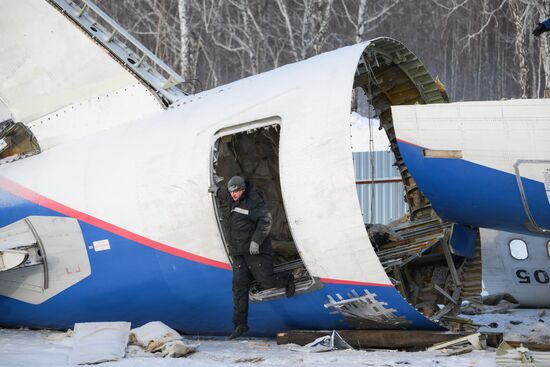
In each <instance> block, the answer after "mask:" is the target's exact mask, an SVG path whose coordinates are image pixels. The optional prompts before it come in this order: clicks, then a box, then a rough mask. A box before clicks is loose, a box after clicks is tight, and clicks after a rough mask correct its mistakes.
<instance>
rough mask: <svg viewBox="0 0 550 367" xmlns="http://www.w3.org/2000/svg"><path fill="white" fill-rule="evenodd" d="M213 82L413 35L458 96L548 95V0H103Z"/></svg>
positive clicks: (420, 52) (200, 85) (166, 56)
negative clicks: (540, 30) (540, 29)
mask: <svg viewBox="0 0 550 367" xmlns="http://www.w3.org/2000/svg"><path fill="white" fill-rule="evenodd" d="M96 2H97V3H98V4H99V5H100V6H101V7H102V8H103V9H104V10H105V11H106V12H107V13H108V14H109V15H111V16H112V17H113V18H114V19H115V20H116V21H118V22H119V23H121V24H122V25H123V26H124V27H125V28H126V29H128V30H129V31H130V32H131V33H132V34H133V35H134V36H135V37H136V38H138V39H139V40H140V41H141V42H142V43H143V44H145V45H146V46H147V47H148V48H149V49H151V50H152V51H153V52H155V53H156V54H157V55H158V56H159V57H160V58H161V59H163V60H164V61H165V62H167V63H168V64H169V65H171V66H172V67H173V68H174V69H175V70H177V71H178V72H179V73H181V74H182V75H183V76H184V78H185V79H186V80H188V81H189V83H188V84H186V85H185V86H184V89H185V90H186V91H187V92H191V93H192V92H196V91H199V90H205V89H210V88H212V87H215V86H219V85H223V84H226V83H229V82H231V81H234V80H237V79H241V78H243V77H246V76H249V75H254V74H257V73H260V72H264V71H267V70H270V69H273V68H276V67H279V66H282V65H284V64H287V63H291V62H295V61H299V60H303V59H305V58H308V57H311V56H314V55H316V54H319V53H322V52H325V51H329V50H333V49H336V48H339V47H342V46H346V45H350V44H354V43H357V42H361V41H365V40H369V39H373V38H376V37H380V36H388V37H393V38H395V39H397V40H399V41H401V42H403V43H404V44H405V46H407V47H408V48H409V49H410V50H412V51H413V52H414V53H415V54H416V55H417V56H418V57H419V58H420V59H421V60H422V61H423V62H424V64H425V65H426V66H427V68H428V70H429V71H430V72H431V73H432V75H434V76H438V77H439V79H440V80H441V81H442V82H443V83H444V84H445V86H446V88H447V91H448V93H449V96H450V99H451V101H459V100H494V99H497V100H498V99H502V98H522V97H523V98H526V97H529V98H539V97H543V96H546V97H550V32H549V33H544V34H542V36H541V37H540V38H535V37H534V36H533V35H532V33H531V32H532V30H533V29H534V28H535V26H536V25H537V23H538V22H542V21H543V20H545V19H546V18H548V17H549V16H550V0H118V1H114V0H96Z"/></svg>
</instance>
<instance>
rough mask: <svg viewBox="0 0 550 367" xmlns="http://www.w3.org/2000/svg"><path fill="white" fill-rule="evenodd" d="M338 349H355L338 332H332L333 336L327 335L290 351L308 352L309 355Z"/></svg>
mask: <svg viewBox="0 0 550 367" xmlns="http://www.w3.org/2000/svg"><path fill="white" fill-rule="evenodd" d="M337 349H353V348H352V347H351V346H350V345H349V344H348V343H346V341H345V340H344V339H342V337H341V336H340V334H338V333H337V332H336V330H333V331H332V334H330V335H325V336H322V337H320V338H317V339H315V340H314V341H312V342H311V343H309V344H306V345H304V346H303V347H291V348H290V350H293V351H296V352H308V353H320V352H329V351H331V350H337Z"/></svg>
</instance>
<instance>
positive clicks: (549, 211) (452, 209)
mask: <svg viewBox="0 0 550 367" xmlns="http://www.w3.org/2000/svg"><path fill="white" fill-rule="evenodd" d="M398 145H399V150H400V151H401V152H402V154H403V157H404V158H405V161H406V163H407V167H408V168H409V170H410V171H411V172H413V174H414V177H415V179H416V181H417V183H418V186H419V187H420V188H421V190H422V192H423V193H424V194H425V195H426V196H427V197H428V198H430V201H431V203H432V205H433V207H434V209H435V211H436V212H437V214H438V215H439V216H441V217H442V218H444V219H446V220H450V221H453V222H458V223H462V224H467V225H472V226H475V227H477V226H479V227H485V228H496V229H502V230H509V231H516V232H524V233H525V232H527V233H529V231H530V227H529V226H528V224H529V219H528V217H527V215H526V213H525V210H524V208H523V204H522V200H521V196H520V193H519V189H518V184H517V180H516V176H515V175H512V174H510V173H506V172H503V171H499V170H496V169H492V168H490V167H486V166H483V165H480V164H476V163H472V162H469V161H466V160H462V159H451V158H426V157H425V156H424V155H423V150H424V148H423V147H419V146H416V145H413V144H409V143H406V142H403V141H400V142H399V143H398ZM522 183H523V187H524V190H525V193H526V195H527V197H528V198H529V208H530V210H531V212H532V214H533V215H534V217H535V218H536V219H537V223H538V224H539V225H541V226H543V227H545V228H550V205H549V204H548V200H547V197H546V191H545V187H544V184H543V183H542V182H539V181H535V180H531V179H528V178H522Z"/></svg>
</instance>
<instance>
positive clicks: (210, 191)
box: [208, 184, 219, 195]
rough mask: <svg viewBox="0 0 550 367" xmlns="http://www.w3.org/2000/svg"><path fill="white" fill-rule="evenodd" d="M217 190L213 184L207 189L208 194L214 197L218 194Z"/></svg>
mask: <svg viewBox="0 0 550 367" xmlns="http://www.w3.org/2000/svg"><path fill="white" fill-rule="evenodd" d="M218 190H219V187H218V186H216V185H214V184H212V185H210V187H209V188H208V192H209V193H211V194H214V195H216V194H217V193H218Z"/></svg>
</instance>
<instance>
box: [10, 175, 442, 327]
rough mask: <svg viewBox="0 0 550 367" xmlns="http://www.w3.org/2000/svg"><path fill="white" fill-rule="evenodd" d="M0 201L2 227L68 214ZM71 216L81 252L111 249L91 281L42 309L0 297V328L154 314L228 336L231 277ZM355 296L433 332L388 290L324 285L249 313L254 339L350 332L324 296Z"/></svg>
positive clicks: (98, 254)
mask: <svg viewBox="0 0 550 367" xmlns="http://www.w3.org/2000/svg"><path fill="white" fill-rule="evenodd" d="M12 191H18V194H17V195H14V194H13V193H12ZM28 199H32V201H31V200H28ZM0 201H1V202H3V203H5V202H9V203H11V205H13V206H14V208H13V210H11V211H10V215H6V216H2V218H0V226H5V225H7V224H8V223H13V222H15V221H17V220H19V219H21V218H22V217H26V216H28V215H43V216H65V215H66V213H64V212H67V211H68V209H67V208H62V207H60V206H59V205H56V204H55V203H52V202H51V201H49V200H47V199H45V198H43V197H42V196H40V195H38V194H34V196H33V194H32V193H31V192H30V191H25V190H23V189H22V188H21V187H18V186H17V185H14V184H13V183H7V182H6V181H5V180H4V181H2V184H1V188H0ZM33 201H36V202H40V205H39V204H37V203H36V202H33ZM50 206H55V207H57V210H61V211H56V210H52V209H51V208H50ZM70 214H72V215H74V216H75V217H76V218H77V219H78V220H79V224H80V226H81V229H82V233H83V235H84V240H85V242H86V244H88V245H89V244H90V243H92V242H93V241H95V240H97V239H98V238H101V239H103V240H108V241H109V244H110V249H109V250H106V251H96V250H94V246H87V251H88V255H89V260H90V265H91V269H92V272H91V275H90V276H89V277H87V278H85V279H83V280H82V281H80V282H79V283H77V284H75V285H74V286H72V287H70V288H69V289H66V290H64V291H63V292H61V293H60V294H58V295H57V296H55V297H53V298H51V299H49V300H47V301H46V302H43V303H41V304H39V305H31V304H29V303H25V302H21V301H17V300H14V299H12V298H9V297H3V296H2V297H0V304H1V305H2V307H3V309H4V310H10V312H9V313H2V315H0V324H3V325H29V326H40V327H52V328H68V327H72V326H73V324H74V323H75V322H82V321H109V320H120V319H124V320H127V321H131V322H132V324H133V325H136V326H137V325H141V324H143V323H146V322H148V321H149V320H150V319H151V315H152V314H156V315H157V316H156V317H155V319H158V320H161V321H163V322H165V323H167V324H169V325H171V326H172V327H175V328H178V329H181V330H185V331H186V332H189V333H203V334H219V333H228V332H230V331H231V330H232V328H233V325H232V322H231V313H232V298H231V297H232V295H231V273H230V271H229V268H228V266H227V264H219V263H217V262H214V261H211V260H208V259H204V258H201V257H198V256H197V257H193V256H189V254H183V253H182V252H180V251H174V249H170V247H169V246H165V245H162V244H156V246H151V242H152V241H149V240H147V239H145V238H143V237H141V236H135V235H132V234H130V233H128V232H127V231H124V230H121V229H119V228H117V227H115V226H109V225H108V224H107V223H105V222H101V221H99V220H97V219H94V218H91V217H89V216H87V215H86V214H84V213H78V212H75V211H72V212H70ZM94 224H95V225H94ZM109 229H110V230H109ZM144 245H145V246H144ZM128 280H131V281H128ZM352 291H355V292H357V293H359V294H361V293H363V292H365V291H368V292H369V293H371V294H374V295H375V296H376V300H377V301H379V302H380V304H381V305H382V306H384V305H391V309H390V310H393V312H390V313H391V314H393V316H394V317H396V318H405V319H406V320H407V321H408V327H410V328H414V329H433V328H438V327H437V326H436V324H434V323H432V322H431V321H429V320H428V319H426V318H424V317H423V316H421V315H420V314H419V313H418V312H417V311H416V310H414V309H413V308H412V307H411V306H410V305H409V304H408V303H407V302H406V301H405V300H404V299H403V298H402V297H401V295H399V293H398V292H397V290H396V289H395V288H394V287H393V286H391V285H390V286H386V285H378V286H377V285H365V284H356V283H355V282H351V283H348V282H345V281H340V282H330V281H325V282H324V287H323V288H321V289H320V290H318V291H314V292H309V293H306V294H302V295H298V296H296V297H294V298H292V299H286V298H285V299H278V300H272V301H267V302H261V303H256V304H253V305H251V307H250V318H249V320H250V321H249V323H250V325H252V326H253V330H252V333H253V334H254V335H273V334H274V333H276V332H278V331H280V330H285V329H313V328H324V329H337V328H347V327H350V325H348V324H347V321H346V320H344V319H343V318H342V317H341V316H340V315H334V314H332V313H331V312H330V310H328V309H327V308H326V307H325V306H324V305H325V304H326V303H327V300H328V296H333V297H336V295H337V294H342V295H346V294H349V293H350V292H352ZM128 300H131V302H128ZM388 308H389V307H388ZM266 315H269V317H266Z"/></svg>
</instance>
